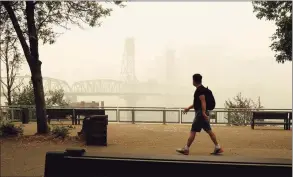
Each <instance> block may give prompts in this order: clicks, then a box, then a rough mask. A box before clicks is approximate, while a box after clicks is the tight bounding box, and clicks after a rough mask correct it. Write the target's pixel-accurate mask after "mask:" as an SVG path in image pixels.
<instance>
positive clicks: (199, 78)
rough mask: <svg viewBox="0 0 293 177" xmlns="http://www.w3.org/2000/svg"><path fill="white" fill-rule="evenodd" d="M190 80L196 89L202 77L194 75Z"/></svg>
mask: <svg viewBox="0 0 293 177" xmlns="http://www.w3.org/2000/svg"><path fill="white" fill-rule="evenodd" d="M192 80H193V85H194V86H195V87H198V86H200V85H201V80H202V76H201V75H200V74H194V75H193V76H192Z"/></svg>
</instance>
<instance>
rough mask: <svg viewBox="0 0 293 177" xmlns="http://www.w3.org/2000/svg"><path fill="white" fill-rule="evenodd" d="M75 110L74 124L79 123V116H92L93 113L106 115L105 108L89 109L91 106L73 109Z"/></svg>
mask: <svg viewBox="0 0 293 177" xmlns="http://www.w3.org/2000/svg"><path fill="white" fill-rule="evenodd" d="M74 112H75V124H78V125H80V120H82V118H80V116H85V117H88V116H93V115H106V112H105V109H96V108H95V109H91V108H86V109H83V108H81V109H74Z"/></svg>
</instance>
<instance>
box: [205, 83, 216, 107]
mask: <svg viewBox="0 0 293 177" xmlns="http://www.w3.org/2000/svg"><path fill="white" fill-rule="evenodd" d="M205 96H206V103H207V110H209V111H211V110H213V109H215V107H216V101H215V97H214V95H213V92H212V91H211V90H210V89H209V88H208V87H207V88H206V95H205Z"/></svg>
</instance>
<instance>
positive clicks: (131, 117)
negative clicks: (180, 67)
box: [1, 106, 292, 124]
mask: <svg viewBox="0 0 293 177" xmlns="http://www.w3.org/2000/svg"><path fill="white" fill-rule="evenodd" d="M24 107H26V108H28V109H29V117H30V120H31V121H35V120H36V118H35V108H34V107H32V106H21V107H20V106H10V107H7V106H6V107H1V110H2V114H3V116H6V118H7V119H10V120H12V121H19V120H20V119H21V116H22V115H21V114H22V111H21V109H22V108H24ZM52 108H59V109H83V108H85V107H74V108H72V107H70V108H69V107H68V108H65V107H63V108H61V107H52ZM86 109H101V108H92V107H91V108H90V107H87V108H86ZM103 109H105V111H106V114H107V115H108V119H109V122H127V123H133V124H134V123H163V124H169V123H179V124H185V123H192V121H193V119H194V115H195V114H194V110H190V112H189V113H188V114H183V110H184V109H183V108H164V107H104V108H103ZM252 111H254V110H253V109H241V108H238V109H225V108H217V109H214V110H213V111H211V112H210V121H211V123H212V124H231V123H232V117H231V114H232V113H234V114H235V112H246V113H251V112H252ZM258 111H273V112H292V109H258ZM251 116H252V115H251Z"/></svg>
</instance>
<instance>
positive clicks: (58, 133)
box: [52, 126, 70, 139]
mask: <svg viewBox="0 0 293 177" xmlns="http://www.w3.org/2000/svg"><path fill="white" fill-rule="evenodd" d="M52 134H53V135H54V136H55V137H56V138H59V137H60V138H63V139H64V138H66V137H68V136H69V134H70V132H69V128H68V127H65V126H52Z"/></svg>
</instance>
